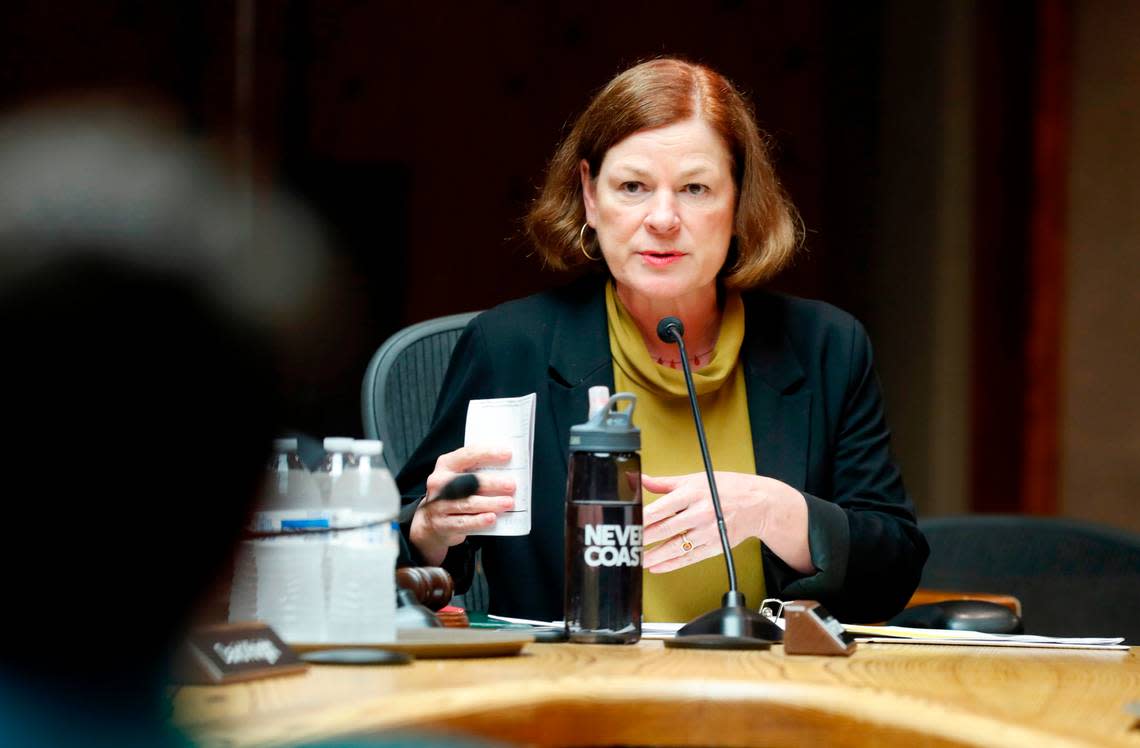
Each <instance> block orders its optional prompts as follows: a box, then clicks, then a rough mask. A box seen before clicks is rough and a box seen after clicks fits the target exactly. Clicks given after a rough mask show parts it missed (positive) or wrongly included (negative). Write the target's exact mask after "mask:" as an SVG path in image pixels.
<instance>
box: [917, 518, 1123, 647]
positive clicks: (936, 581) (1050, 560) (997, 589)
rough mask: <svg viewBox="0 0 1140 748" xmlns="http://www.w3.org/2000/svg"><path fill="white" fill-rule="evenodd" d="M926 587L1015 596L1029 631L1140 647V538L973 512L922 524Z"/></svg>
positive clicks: (1055, 520) (1044, 520)
mask: <svg viewBox="0 0 1140 748" xmlns="http://www.w3.org/2000/svg"><path fill="white" fill-rule="evenodd" d="M920 524H921V527H922V531H923V533H925V534H926V539H927V541H928V542H929V543H930V559H929V560H928V561H927V562H926V567H925V569H924V570H923V574H922V586H923V587H928V588H935V589H952V590H974V591H978V592H991V593H1002V594H1008V595H1013V596H1015V597H1017V598H1018V599H1019V600H1020V601H1021V605H1022V622H1023V623H1024V625H1025V632H1026V633H1028V634H1042V635H1052V636H1123V637H1125V641H1126V642H1127V643H1129V644H1133V645H1135V644H1140V536H1137V535H1134V534H1131V533H1128V532H1124V531H1121V530H1116V529H1113V528H1109V527H1104V526H1101V525H1094V524H1090V523H1086V522H1078V521H1075V520H1069V519H1058V518H1045V517H1028V516H1005V515H968V516H962V517H938V518H933V519H929V520H924V521H923V522H921V523H920Z"/></svg>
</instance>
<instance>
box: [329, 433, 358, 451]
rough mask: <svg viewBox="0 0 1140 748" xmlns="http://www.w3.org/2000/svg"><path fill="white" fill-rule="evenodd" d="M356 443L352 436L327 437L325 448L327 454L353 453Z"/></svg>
mask: <svg viewBox="0 0 1140 748" xmlns="http://www.w3.org/2000/svg"><path fill="white" fill-rule="evenodd" d="M355 443H356V440H355V439H353V438H352V437H351V436H326V437H325V441H324V447H325V451H326V452H351V451H352V448H353V445H354V444H355Z"/></svg>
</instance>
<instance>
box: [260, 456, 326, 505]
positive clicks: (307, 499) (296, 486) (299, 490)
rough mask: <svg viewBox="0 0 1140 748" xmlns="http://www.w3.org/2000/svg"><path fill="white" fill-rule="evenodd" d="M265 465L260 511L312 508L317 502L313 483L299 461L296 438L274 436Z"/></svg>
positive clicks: (319, 499)
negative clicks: (264, 482) (263, 489)
mask: <svg viewBox="0 0 1140 748" xmlns="http://www.w3.org/2000/svg"><path fill="white" fill-rule="evenodd" d="M267 468H268V470H267V475H266V485H265V492H264V495H263V496H262V506H261V507H259V509H260V510H262V511H272V510H287V509H316V508H317V507H319V506H320V505H321V494H320V491H319V489H318V488H317V482H316V480H314V478H313V475H312V473H310V472H309V470H308V469H307V468H306V467H305V465H304V463H303V462H301V456H300V454H299V453H298V451H297V440H296V439H274V440H273V454H272V455H271V456H270V458H269V465H268V466H267Z"/></svg>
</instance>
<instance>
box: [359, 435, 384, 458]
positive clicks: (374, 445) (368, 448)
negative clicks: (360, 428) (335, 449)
mask: <svg viewBox="0 0 1140 748" xmlns="http://www.w3.org/2000/svg"><path fill="white" fill-rule="evenodd" d="M383 450H384V443H383V442H382V441H380V440H379V439H355V440H353V442H352V451H353V452H355V453H356V454H358V455H369V456H370V457H379V456H380V453H381V452H382V451H383Z"/></svg>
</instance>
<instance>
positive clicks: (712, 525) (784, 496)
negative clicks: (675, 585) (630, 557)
mask: <svg viewBox="0 0 1140 748" xmlns="http://www.w3.org/2000/svg"><path fill="white" fill-rule="evenodd" d="M714 475H715V477H716V487H717V494H718V496H719V497H720V506H721V511H722V512H723V513H724V524H725V528H726V529H727V531H728V542H729V545H730V546H732V547H733V548H735V547H736V546H737V545H739V544H740V543H742V542H744V541H745V540H747V539H748V538H759V539H760V541H761V542H762V543H764V544H765V545H767V546H768V547H769V548H770V549H771V550H772V552H774V553H775V554H776V555H777V556H779V557H780V558H781V559H783V560H784V562H785V563H787V564H788V565H789V566H791V567H792V568H793V569H796V570H797V571H799V572H801V573H804V574H807V573H810V572H811V571H812V570H813V569H814V566H813V565H812V562H811V550H810V548H809V546H808V537H807V501H806V500H805V499H804V497H803V494H801V493H800V492H799V491H797V490H796V489H794V488H792V487H791V486H789V485H788V484H786V483H783V482H781V481H778V480H776V479H775V478H766V477H764V476H761V475H749V474H746V473H727V472H717V473H714ZM641 486H642V488H643V489H645V490H648V491H652V492H653V493H656V494H661V497H660V498H659V499H657V500H656V501H654V502H653V503H652V504H649V505H648V506H646V507H645V513H644V515H643V523H644V526H645V535H644V540H645V545H646V547H647V550H646V552H645V556H644V564H645V568H646V569H647V570H648V571H651V572H654V573H660V572H666V571H673V570H674V569H680V568H681V567H684V566H688V565H689V564H693V563H696V562H697V561H703V560H705V559H706V558H711V557H712V556H718V555H720V554H721V553H723V550H722V549H721V545H720V533H719V531H718V530H717V526H716V512H715V511H713V505H712V497H711V496H710V494H709V483H708V478H707V477H706V476H705V474H704V473H690V474H688V475H677V476H671V477H664V478H655V477H653V476H649V475H642V477H641ZM686 541H687V542H689V543H691V544H692V549H691V550H689V551H685V550H684V544H685V542H686ZM653 543H657V544H658V545H656V546H655V547H653V548H649V546H650V545H651V544H653Z"/></svg>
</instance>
